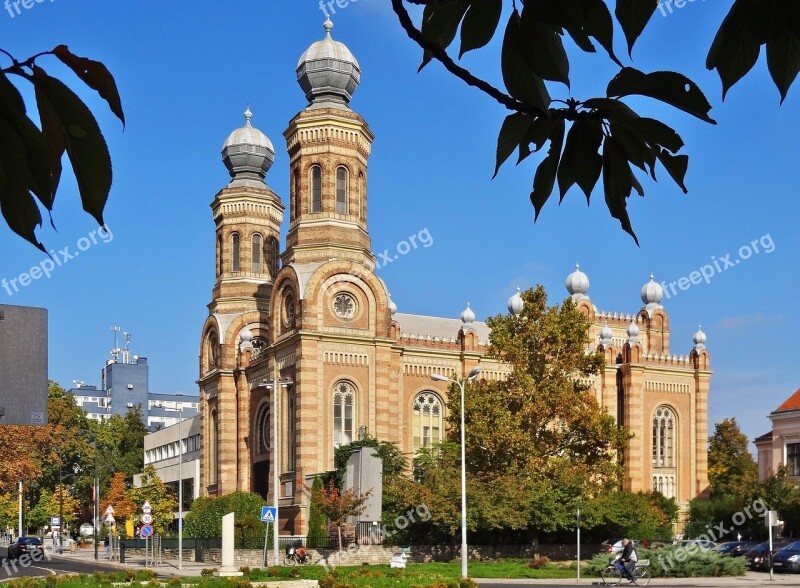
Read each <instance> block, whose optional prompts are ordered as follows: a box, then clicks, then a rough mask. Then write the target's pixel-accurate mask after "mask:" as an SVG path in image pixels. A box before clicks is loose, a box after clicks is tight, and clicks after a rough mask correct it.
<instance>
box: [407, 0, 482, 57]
mask: <svg viewBox="0 0 800 588" xmlns="http://www.w3.org/2000/svg"><path fill="white" fill-rule="evenodd" d="M467 8H469V2H467V1H466V0H460V1H455V2H448V3H445V4H429V5H427V6H425V10H424V11H423V13H422V28H421V32H422V36H423V37H425V38H426V39H427V40H428V41H431V42H433V43H436V44H437V45H439V47H441V48H442V49H447V48H448V47H449V46H450V43H452V42H453V39H455V38H456V31H458V25H459V23H460V22H461V19H462V18H464V13H465V12H466V11H467ZM431 59H433V54H432V53H431V52H430V51H427V50H426V51H425V52H424V54H423V56H422V63H421V64H420V66H419V70H421V69H422V68H423V67H425V66H426V65H428V63H429V62H430V60H431ZM419 70H417V71H419Z"/></svg>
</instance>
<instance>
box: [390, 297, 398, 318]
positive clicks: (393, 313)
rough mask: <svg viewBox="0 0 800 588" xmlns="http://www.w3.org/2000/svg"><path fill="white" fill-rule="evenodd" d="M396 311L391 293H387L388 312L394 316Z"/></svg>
mask: <svg viewBox="0 0 800 588" xmlns="http://www.w3.org/2000/svg"><path fill="white" fill-rule="evenodd" d="M396 313H397V305H396V304H395V303H394V300H392V295H391V294H389V314H391V315H392V316H394V315H395V314H396Z"/></svg>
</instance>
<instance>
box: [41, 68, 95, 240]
mask: <svg viewBox="0 0 800 588" xmlns="http://www.w3.org/2000/svg"><path fill="white" fill-rule="evenodd" d="M33 83H34V86H35V88H36V99H37V102H39V101H40V100H42V99H44V100H46V102H47V105H48V107H51V108H52V113H50V115H54V116H55V117H56V118H57V120H58V122H59V124H60V127H61V130H62V136H63V139H64V144H65V146H66V150H67V155H68V156H69V160H70V163H71V164H72V169H73V171H74V172H75V179H76V180H77V182H78V190H79V191H80V194H81V201H82V203H83V209H84V210H85V211H86V212H88V213H89V214H91V215H92V216H93V217H94V218H95V220H97V222H98V224H100V225H102V224H104V223H103V208H104V207H105V204H106V200H107V199H108V193H109V191H110V190H111V157H110V156H109V154H108V147H107V146H106V141H105V139H104V138H103V134H102V133H101V132H100V127H99V126H98V125H97V121H96V120H95V118H94V116H93V115H92V113H91V111H90V110H89V109H88V108H87V107H86V105H85V104H84V103H83V102H82V101H81V100H80V98H78V97H77V96H76V95H75V93H74V92H73V91H72V90H70V89H69V88H68V87H67V86H66V85H64V84H63V83H62V82H61V81H59V80H57V79H56V78H53V77H50V76H49V75H47V74H46V73H45V72H44V70H42V69H41V68H40V67H37V66H34V68H33ZM48 139H49V137H48Z"/></svg>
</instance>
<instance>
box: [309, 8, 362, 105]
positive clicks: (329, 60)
mask: <svg viewBox="0 0 800 588" xmlns="http://www.w3.org/2000/svg"><path fill="white" fill-rule="evenodd" d="M323 26H324V27H325V38H324V39H322V40H321V41H317V42H316V43H313V44H312V45H311V46H310V47H309V48H308V49H306V52H305V53H303V55H302V56H301V57H300V61H298V62H297V70H296V71H297V83H298V84H300V87H301V88H302V89H303V92H305V95H306V99H308V101H309V102H310V103H311V104H312V105H313V104H318V105H324V104H326V103H328V104H330V103H331V102H332V103H336V104H339V105H342V104H344V105H347V104H348V103H349V102H350V99H351V98H352V97H353V92H355V90H356V88H357V87H358V84H359V83H360V82H361V68H360V67H359V65H358V61H357V60H356V58H355V57H354V56H353V54H352V53H351V52H350V49H348V48H347V46H346V45H345V44H344V43H340V42H339V41H334V40H333V37H331V30H332V29H333V23H332V22H331V19H330V18H327V19H326V20H325V24H324V25H323Z"/></svg>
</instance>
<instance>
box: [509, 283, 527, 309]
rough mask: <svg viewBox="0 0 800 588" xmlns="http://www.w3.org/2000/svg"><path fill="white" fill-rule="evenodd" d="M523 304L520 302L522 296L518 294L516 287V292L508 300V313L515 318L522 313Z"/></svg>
mask: <svg viewBox="0 0 800 588" xmlns="http://www.w3.org/2000/svg"><path fill="white" fill-rule="evenodd" d="M524 305H525V303H524V302H523V301H522V296H520V293H519V287H517V292H516V294H514V295H513V296H512V297H511V298H509V299H508V312H510V313H511V314H513V315H514V316H517V315H518V314H519V313H521V312H522V307H523V306H524Z"/></svg>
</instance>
